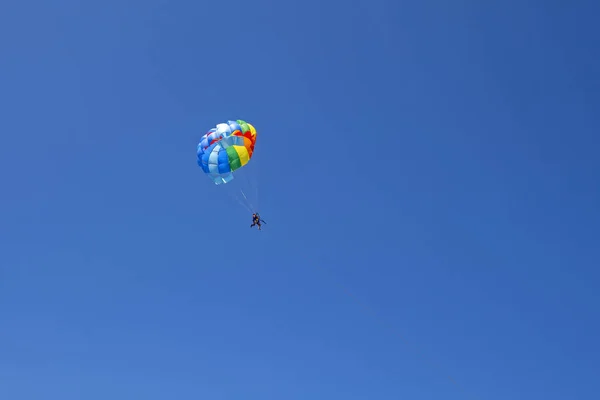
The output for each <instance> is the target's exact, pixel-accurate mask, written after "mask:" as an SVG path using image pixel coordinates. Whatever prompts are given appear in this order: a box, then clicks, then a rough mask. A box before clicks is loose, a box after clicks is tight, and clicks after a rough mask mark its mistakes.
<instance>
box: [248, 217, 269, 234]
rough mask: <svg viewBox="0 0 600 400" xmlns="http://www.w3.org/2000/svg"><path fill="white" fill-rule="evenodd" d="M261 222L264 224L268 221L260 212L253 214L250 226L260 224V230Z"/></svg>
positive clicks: (259, 228)
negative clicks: (262, 217)
mask: <svg viewBox="0 0 600 400" xmlns="http://www.w3.org/2000/svg"><path fill="white" fill-rule="evenodd" d="M261 222H262V223H263V224H266V222H265V221H264V220H262V219H261V218H260V215H259V214H258V213H254V214H252V225H250V228H253V227H254V226H255V225H258V230H259V231H261V230H262V229H261Z"/></svg>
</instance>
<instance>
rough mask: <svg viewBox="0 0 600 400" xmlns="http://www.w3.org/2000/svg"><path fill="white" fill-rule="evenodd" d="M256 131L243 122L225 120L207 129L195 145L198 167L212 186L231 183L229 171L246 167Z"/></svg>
mask: <svg viewBox="0 0 600 400" xmlns="http://www.w3.org/2000/svg"><path fill="white" fill-rule="evenodd" d="M255 143H256V129H254V127H253V126H252V125H250V124H249V123H247V122H246V121H242V120H241V119H238V120H237V121H227V123H220V124H217V126H216V128H212V129H211V130H209V131H208V132H207V133H206V134H205V135H204V136H202V138H200V143H198V151H197V154H198V165H199V166H200V167H201V168H202V170H203V171H204V173H205V174H206V175H208V177H209V178H210V179H212V181H213V182H214V183H215V185H221V184H224V183H227V182H230V181H231V180H232V179H233V174H232V172H233V171H235V170H237V169H239V168H241V167H243V166H245V165H246V164H248V162H249V161H250V159H251V158H252V154H253V153H254V145H255Z"/></svg>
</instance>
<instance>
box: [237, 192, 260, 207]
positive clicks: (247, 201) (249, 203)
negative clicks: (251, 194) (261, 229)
mask: <svg viewBox="0 0 600 400" xmlns="http://www.w3.org/2000/svg"><path fill="white" fill-rule="evenodd" d="M240 193H242V196H244V199H245V200H246V204H247V205H248V206H250V208H251V209H252V210H253V211H252V212H257V211H258V210H257V209H256V208H254V205H252V203H251V202H250V200H248V197H246V194H245V193H244V191H243V190H242V189H240Z"/></svg>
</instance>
